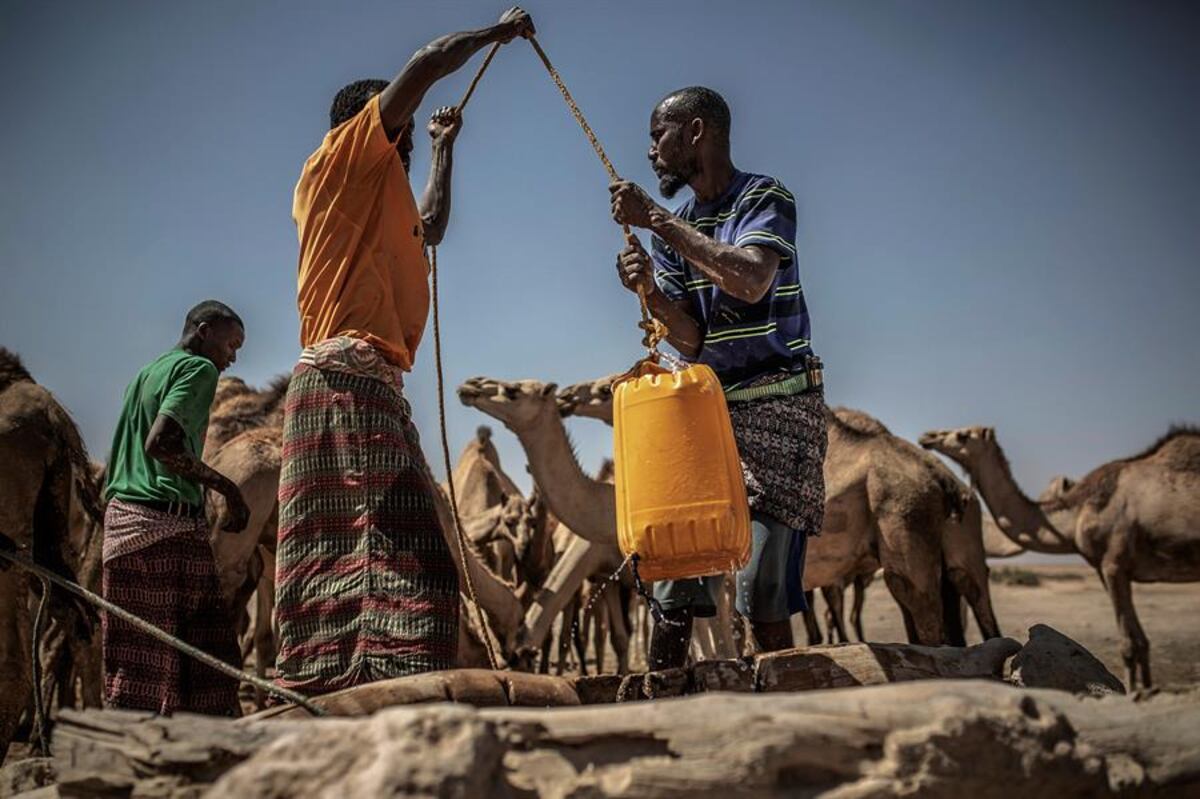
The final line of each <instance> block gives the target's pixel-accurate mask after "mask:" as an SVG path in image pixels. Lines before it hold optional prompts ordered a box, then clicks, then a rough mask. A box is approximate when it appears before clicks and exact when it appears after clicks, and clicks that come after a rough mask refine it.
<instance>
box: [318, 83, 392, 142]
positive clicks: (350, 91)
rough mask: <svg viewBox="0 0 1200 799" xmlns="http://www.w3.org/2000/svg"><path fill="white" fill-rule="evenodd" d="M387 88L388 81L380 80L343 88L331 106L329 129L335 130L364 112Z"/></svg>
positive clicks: (353, 84)
mask: <svg viewBox="0 0 1200 799" xmlns="http://www.w3.org/2000/svg"><path fill="white" fill-rule="evenodd" d="M387 86H388V82H387V81H386V80H380V79H378V78H369V79H367V80H356V81H354V83H351V84H348V85H346V86H343V87H342V89H341V91H339V92H338V93H337V95H336V96H334V98H333V105H331V106H329V129H330V130H333V129H334V128H336V127H337V126H338V125H340V124H342V123H343V122H345V121H346V120H347V119H350V118H351V117H352V116H354V115H355V114H357V113H358V112H359V111H361V110H363V108H365V107H366V105H367V101H368V100H370V99H371V98H372V97H374V96H375V95H377V94H379V93H380V92H381V91H383V90H384V89H386V88H387Z"/></svg>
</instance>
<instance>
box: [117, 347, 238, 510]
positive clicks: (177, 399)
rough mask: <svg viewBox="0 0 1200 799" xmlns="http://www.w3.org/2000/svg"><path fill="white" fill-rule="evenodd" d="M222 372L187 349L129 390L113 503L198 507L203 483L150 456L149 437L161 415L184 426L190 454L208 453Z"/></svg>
mask: <svg viewBox="0 0 1200 799" xmlns="http://www.w3.org/2000/svg"><path fill="white" fill-rule="evenodd" d="M217 376H218V373H217V367H216V366H215V365H214V364H213V362H212V361H210V360H208V359H207V358H203V357H201V356H199V355H193V354H192V353H190V352H185V351H184V350H182V349H178V348H177V349H173V350H171V351H170V352H167V353H165V354H163V355H161V356H159V357H158V359H156V360H155V361H154V362H153V363H151V364H149V365H148V366H146V367H145V368H143V369H142V371H140V372H138V375H137V377H135V378H134V379H133V382H132V383H130V384H129V387H128V388H126V389H125V399H124V405H123V407H122V409H121V418H120V420H118V422H117V432H116V433H114V434H113V444H112V453H111V454H110V455H109V459H108V489H107V491H106V496H107V497H108V498H109V499H112V498H114V497H115V498H117V499H123V500H129V501H132V502H138V501H147V500H149V501H158V502H188V503H191V504H193V505H199V504H200V503H201V502H202V501H203V493H202V491H201V487H200V485H199V484H197V483H194V482H192V481H191V480H185V479H184V478H182V477H180V476H179V475H177V474H175V473H174V472H172V471H171V470H169V469H168V468H167V467H166V466H164V465H163V464H161V463H159V462H158V461H156V460H155V459H154V458H151V457H150V456H149V455H147V454H146V437H147V436H149V435H150V428H151V427H153V426H154V420H155V419H156V418H157V417H158V415H159V414H162V415H163V416H169V417H170V418H172V419H174V420H175V421H176V422H178V423H179V426H180V427H182V428H183V432H184V434H185V437H186V438H185V441H186V447H187V451H188V452H190V453H191V454H193V455H195V456H196V457H197V458H199V457H200V455H201V454H202V453H203V452H204V432H205V430H206V429H207V428H208V409H209V406H211V405H212V400H213V395H214V394H215V393H216V390H217Z"/></svg>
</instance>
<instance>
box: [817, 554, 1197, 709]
mask: <svg viewBox="0 0 1200 799" xmlns="http://www.w3.org/2000/svg"><path fill="white" fill-rule="evenodd" d="M991 566H992V570H993V571H994V572H996V571H1001V570H1004V569H1012V570H1019V571H1020V572H1026V573H1032V574H1034V575H1036V576H1037V578H1038V580H1039V584H1038V585H1036V586H1024V585H1007V584H1004V583H1002V582H996V581H993V582H992V585H991V590H992V602H993V604H994V605H995V608H996V617H997V619H999V621H1000V629H1001V630H1002V631H1003V632H1004V634H1005V635H1007V636H1011V637H1013V638H1016V639H1017V640H1018V641H1022V642H1023V641H1025V640H1026V639H1027V638H1028V632H1027V631H1028V630H1029V628H1030V627H1032V626H1033V625H1034V624H1038V623H1041V624H1048V625H1050V626H1051V627H1053V628H1054V629H1056V630H1058V631H1059V632H1061V633H1063V634H1064V635H1068V636H1070V637H1071V638H1074V639H1075V640H1076V641H1078V642H1079V643H1080V644H1082V645H1083V646H1084V647H1086V648H1087V649H1089V650H1091V652H1092V653H1093V654H1095V655H1096V657H1098V658H1100V659H1101V660H1102V661H1104V665H1106V666H1107V667H1108V668H1109V670H1110V671H1112V673H1113V674H1115V675H1117V676H1118V677H1120V678H1121V679H1122V680H1123V679H1124V666H1123V665H1122V663H1121V654H1120V639H1119V638H1118V637H1117V625H1116V620H1115V618H1114V616H1113V609H1112V603H1111V602H1109V600H1108V595H1107V594H1106V593H1105V592H1104V589H1103V587H1101V585H1100V578H1099V577H1097V576H1096V573H1095V572H1094V571H1093V570H1092V569H1091V568H1090V567H1088V566H1086V565H1080V566H1071V565H1067V566H1060V565H1054V566H1049V565H1042V564H1022V563H1018V564H1012V565H1008V564H1007V563H993V564H991ZM1133 596H1134V602H1135V603H1136V607H1137V611H1138V618H1140V619H1141V622H1142V627H1143V628H1144V629H1145V630H1146V635H1147V636H1149V638H1150V668H1151V674H1152V676H1153V677H1154V681H1155V683H1156V684H1158V685H1168V684H1171V683H1200V623H1198V622H1197V617H1198V616H1200V583H1135V584H1134V586H1133ZM849 598H850V597H849V595H847V602H848V601H849ZM817 612H818V614H819V615H820V616H821V618H822V624H823V623H824V621H823V614H824V606H823V604H822V603H821V601H820V600H819V599H818V600H817ZM863 628H864V631H865V632H866V635H867V639H868V640H870V641H880V642H885V641H903V640H904V624H903V622H902V621H901V619H900V611H899V610H897V608H896V603H895V602H893V601H892V598H891V597H890V596H889V595H888V592H887V588H886V587H885V586H884V585H883V581H882V580H876V581H875V582H874V583H872V584H871V586H870V588H869V589H867V601H866V606H865V608H864V610H863ZM797 633H799V635H798V637H797V640H800V641H802V640H804V638H803V630H802V629H798V630H797ZM978 641H979V631H978V630H977V629H975V626H974V622H973V621H972V623H971V626H970V628H969V631H968V633H967V642H968V643H976V642H978Z"/></svg>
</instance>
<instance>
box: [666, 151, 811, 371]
mask: <svg viewBox="0 0 1200 799" xmlns="http://www.w3.org/2000/svg"><path fill="white" fill-rule="evenodd" d="M675 215H676V216H678V217H679V218H681V219H683V220H685V221H687V222H688V223H690V224H691V225H692V226H693V227H695V228H696V229H697V230H699V231H700V232H702V233H704V234H706V235H708V236H711V237H712V238H714V239H716V240H717V241H720V242H722V243H724V244H732V245H734V246H738V247H742V246H747V245H751V244H753V245H756V246H760V247H766V248H768V249H771V250H774V251H775V252H777V253H779V271H778V273H777V274H776V275H775V280H774V281H773V282H772V283H771V289H770V291H768V292H767V294H766V295H765V296H764V297H763V298H762V299H761V300H759V301H758V302H755V303H748V302H744V301H742V300H739V299H737V298H736V297H731V296H730V295H728V294H726V293H724V292H723V291H721V290H720V289H719V288H717V287H716V286H715V285H713V283H712V281H711V280H709V279H708V278H707V277H706V276H705V275H704V273H703V272H701V271H700V270H699V269H697V268H695V267H694V266H692V265H691V264H689V263H688V262H687V261H685V260H683V259H682V258H681V257H680V256H679V254H678V253H676V252H675V251H674V250H673V249H672V248H671V247H670V246H669V245H668V244H667V243H666V242H664V241H663V240H662V239H660V238H658V237H657V236H655V237H654V238H653V242H652V245H651V246H652V249H651V257H652V258H653V260H654V280H655V283H657V284H658V287H659V289H660V290H661V291H662V292H663V294H665V295H666V296H667V297H668V298H670V299H671V300H674V301H677V302H682V301H687V302H688V303H689V304H690V306H691V309H692V316H693V317H695V319H696V321H697V322H699V323H700V328H701V330H702V332H703V333H704V344H703V346H702V347H701V349H700V354H699V356H698V357H697V358H696V360H697V361H698V362H699V363H703V364H707V365H708V366H711V367H712V369H713V371H714V372H716V373H717V377H719V378H720V379H721V383H722V385H724V386H725V389H726V390H731V389H735V388H739V387H741V386H744V385H746V384H747V383H749V382H750V381H752V380H754V379H756V378H758V377H761V376H763V375H765V374H769V373H791V372H801V371H803V370H804V358H805V356H808V355H812V348H811V346H810V343H809V335H810V334H809V317H808V306H807V305H806V304H805V302H804V291H803V290H802V289H801V287H800V270H799V267H798V266H797V265H796V200H795V198H794V197H793V196H792V194H791V193H790V192H789V191H788V190H787V189H785V188H784V187H783V184H782V183H780V182H779V181H777V180H776V179H775V178H772V177H768V176H766V175H752V174H749V173H746V172H735V173H734V176H733V181H732V182H731V183H730V184H729V188H728V189H726V190H725V193H724V194H722V195H721V196H720V197H719V198H718V199H717V200H716V201H714V202H712V203H706V204H702V205H701V204H697V203H696V200H695V198H694V197H693V198H692V199H690V200H688V201H687V202H686V203H684V204H683V205H682V206H680V208H679V209H678V210H676V211H675Z"/></svg>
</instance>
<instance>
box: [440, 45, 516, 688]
mask: <svg viewBox="0 0 1200 799" xmlns="http://www.w3.org/2000/svg"><path fill="white" fill-rule="evenodd" d="M499 50H500V43H499V42H497V43H496V44H494V45H492V49H491V50H489V51H488V54H487V57H486V58H484V59H483V63H482V64H480V65H479V69H478V71H476V73H475V77H474V78H472V79H471V83H470V85H468V86H467V92H466V94H464V95H463V98H462V100H460V101H459V103H458V105H457V106H455V110H456V111H457V112H458V115H459V116H460V117H461V116H462V112H463V109H464V108H465V107H466V105H467V101H468V100H470V99H471V95H472V94H474V93H475V87H476V86H478V85H479V81H480V79H481V78H482V77H483V73H484V72H487V68H488V66H490V65H491V63H492V59H493V58H495V56H496V53H497V52H498V51H499ZM429 273H430V276H431V281H432V283H433V286H432V291H431V293H432V295H433V359H434V361H435V362H436V364H437V398H438V424H439V426H440V428H441V434H442V459H443V460H444V461H445V464H446V485H448V486H449V487H450V515H451V517H452V518H453V520H454V535H455V538H457V539H458V561H459V564H460V565H461V566H462V573H463V582H464V583H466V585H467V596H468V597H470V599H471V606H472V607H474V608H475V619H476V621H477V622H478V624H479V636H480V637H481V638H482V639H483V648H484V651H486V652H487V659H488V664H489V665H491V667H492V671H500V658H499V657H498V656H497V655H496V652H495V650H494V649H493V648H492V637H491V635H489V634H488V626H487V620H486V619H485V618H484V615H483V607H482V606H480V604H479V597H478V596H477V595H476V594H475V580H474V579H473V578H472V577H471V567H470V565H469V564H468V563H467V535H466V533H465V532H463V524H462V519H461V518H460V517H459V515H458V496H457V494H456V492H455V490H454V472H453V471H452V470H451V468H450V441H449V439H448V438H447V436H446V381H445V377H444V375H443V372H442V324H441V314H440V312H439V303H438V265H437V246H436V245H435V246H430V248H429ZM433 488H434V490H435V491H436V490H437V487H436V486H434V487H433Z"/></svg>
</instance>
